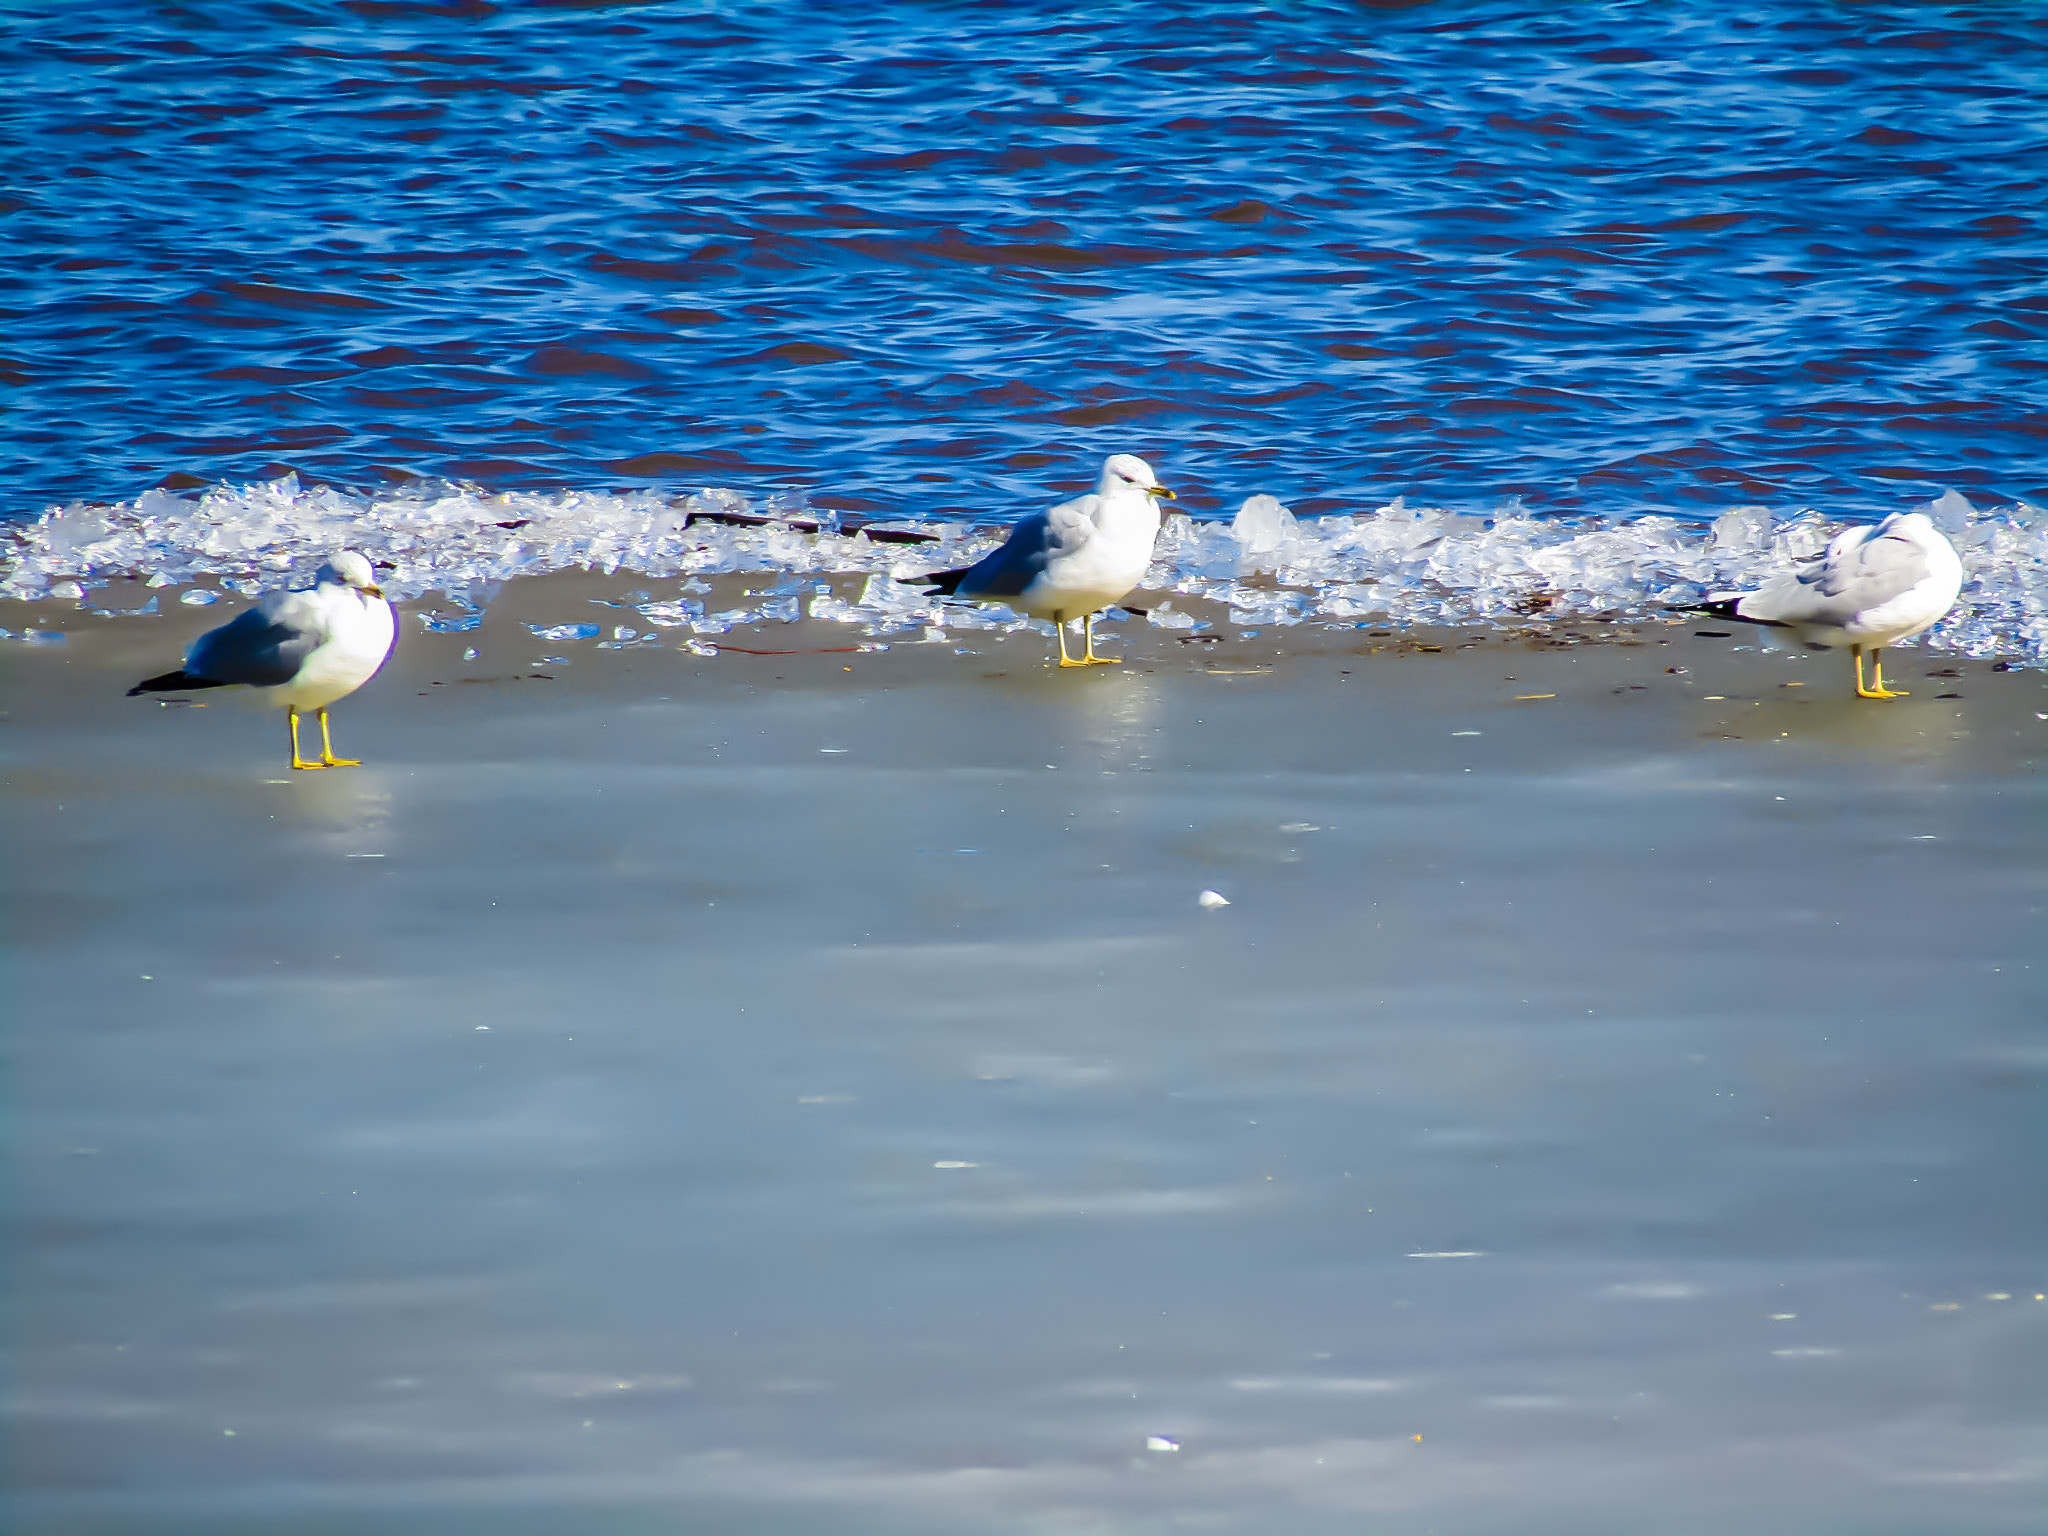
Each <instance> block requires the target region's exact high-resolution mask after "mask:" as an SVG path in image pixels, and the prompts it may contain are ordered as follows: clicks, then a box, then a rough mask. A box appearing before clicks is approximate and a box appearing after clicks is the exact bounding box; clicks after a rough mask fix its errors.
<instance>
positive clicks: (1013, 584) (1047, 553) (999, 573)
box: [959, 496, 1095, 597]
mask: <svg viewBox="0 0 2048 1536" xmlns="http://www.w3.org/2000/svg"><path fill="white" fill-rule="evenodd" d="M1093 499H1094V498H1092V497H1088V496H1082V497H1077V498H1076V499H1075V500H1073V501H1066V502H1061V503H1060V505H1058V506H1056V507H1053V508H1052V509H1050V510H1049V511H1045V512H1033V513H1032V514H1031V515H1030V516H1029V517H1023V518H1019V519H1018V520H1017V524H1016V526H1015V527H1013V528H1012V529H1011V530H1010V536H1009V537H1008V538H1007V539H1005V540H1003V543H1002V547H1001V548H1000V549H996V550H993V551H991V552H990V553H989V554H988V555H986V556H984V557H983V558H982V560H981V561H980V562H979V563H978V564H976V565H975V566H974V567H972V568H971V569H970V570H969V571H968V572H967V574H966V575H965V576H964V577H962V578H961V580H960V589H959V590H960V595H961V596H962V597H1016V596H1018V595H1019V594H1020V593H1022V592H1023V591H1024V589H1025V588H1026V587H1028V586H1030V585H1031V583H1032V582H1034V581H1036V580H1037V579H1038V578H1039V576H1040V575H1041V574H1043V573H1044V571H1045V568H1046V565H1047V564H1048V563H1049V562H1051V561H1053V560H1057V559H1059V558H1060V557H1061V556H1063V555H1071V554H1073V553H1074V552H1075V551H1076V550H1078V549H1080V548H1081V546H1082V545H1084V544H1086V543H1087V542H1088V541H1089V540H1090V539H1092V538H1094V537H1095V520H1094V519H1093V518H1092V517H1090V516H1089V515H1088V513H1087V511H1086V510H1085V504H1086V503H1088V502H1090V501H1092V500H1093Z"/></svg>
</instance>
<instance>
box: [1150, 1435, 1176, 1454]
mask: <svg viewBox="0 0 2048 1536" xmlns="http://www.w3.org/2000/svg"><path fill="white" fill-rule="evenodd" d="M1145 1449H1146V1450H1148V1451H1177V1450H1179V1449H1180V1442H1179V1441H1178V1440H1169V1439H1167V1438H1166V1436H1164V1435H1147V1436H1146V1437H1145Z"/></svg>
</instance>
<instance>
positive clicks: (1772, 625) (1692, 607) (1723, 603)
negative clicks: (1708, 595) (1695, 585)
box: [1671, 593, 1785, 629]
mask: <svg viewBox="0 0 2048 1536" xmlns="http://www.w3.org/2000/svg"><path fill="white" fill-rule="evenodd" d="M1747 595H1748V594H1747V593H1745V594H1744V596H1747ZM1741 602H1742V598H1741V597H1724V598H1719V599H1716V600H1713V601H1710V602H1704V603H1675V604H1673V605H1672V607H1671V612H1673V613H1703V614H1705V615H1706V616H1707V617H1708V618H1710V619H1730V620H1733V621H1734V622H1735V623H1737V624H1757V625H1761V626H1762V627H1763V628H1765V629H1783V628H1785V624H1784V621H1783V620H1780V619H1757V618H1752V617H1750V615H1748V614H1746V613H1739V612H1737V611H1736V610H1737V607H1738V606H1739V605H1740V603H1741Z"/></svg>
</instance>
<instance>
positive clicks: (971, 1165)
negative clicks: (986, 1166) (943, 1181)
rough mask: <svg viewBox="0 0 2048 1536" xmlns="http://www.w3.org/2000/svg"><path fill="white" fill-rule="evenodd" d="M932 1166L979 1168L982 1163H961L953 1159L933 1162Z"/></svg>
mask: <svg viewBox="0 0 2048 1536" xmlns="http://www.w3.org/2000/svg"><path fill="white" fill-rule="evenodd" d="M932 1166H933V1167H934V1168H979V1167H980V1166H981V1164H979V1163H959V1162H953V1161H950V1160H949V1161H947V1162H943V1163H933V1164H932Z"/></svg>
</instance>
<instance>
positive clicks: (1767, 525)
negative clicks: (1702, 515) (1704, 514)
mask: <svg viewBox="0 0 2048 1536" xmlns="http://www.w3.org/2000/svg"><path fill="white" fill-rule="evenodd" d="M1770 542H1771V509H1770V508H1769V507H1757V506H1745V507H1732V508H1730V509H1729V510H1728V511H1726V512H1723V513H1722V514H1721V515H1720V516H1719V517H1717V518H1715V519H1714V532H1713V546H1714V548H1715V549H1717V550H1723V549H1726V550H1752V549H1762V548H1763V547H1764V546H1765V545H1767V544H1769V543H1770Z"/></svg>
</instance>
